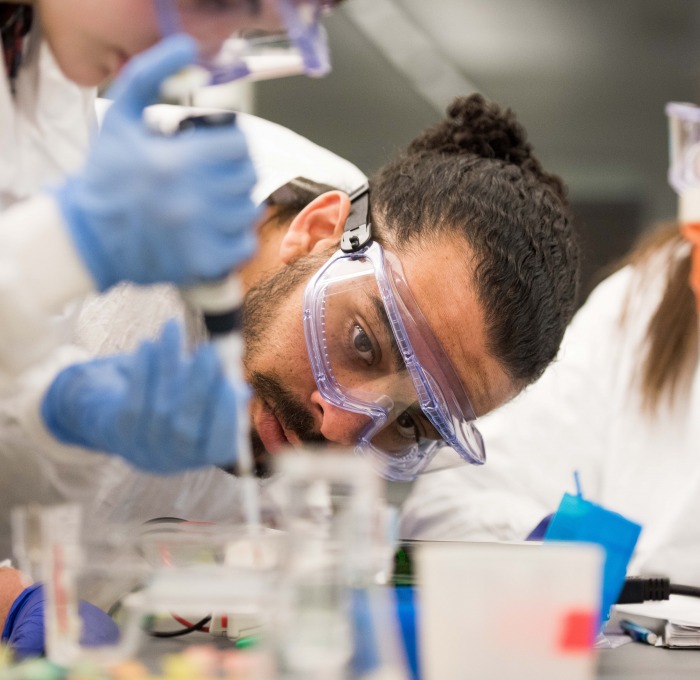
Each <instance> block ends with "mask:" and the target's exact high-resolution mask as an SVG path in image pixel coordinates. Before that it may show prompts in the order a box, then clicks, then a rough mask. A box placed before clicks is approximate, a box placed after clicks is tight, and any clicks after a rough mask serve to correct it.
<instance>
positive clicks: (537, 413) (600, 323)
mask: <svg viewBox="0 0 700 680" xmlns="http://www.w3.org/2000/svg"><path fill="white" fill-rule="evenodd" d="M694 248H697V246H693V245H692V243H691V242H689V241H688V240H686V239H685V238H684V237H683V236H682V235H681V233H680V231H679V229H678V225H676V224H675V223H670V224H667V225H661V226H659V227H658V228H657V229H655V230H653V231H652V232H650V233H649V234H648V235H647V236H645V237H644V239H643V240H642V241H641V243H640V244H639V245H638V247H637V248H635V249H634V250H633V251H632V252H631V254H630V255H629V256H628V257H626V258H625V260H624V261H623V262H622V264H621V265H620V268H619V269H618V270H617V271H616V272H615V273H614V274H612V275H611V276H610V277H609V278H607V279H606V280H605V281H603V282H602V283H601V284H600V285H599V286H598V287H597V288H596V289H595V290H594V291H593V292H592V293H591V295H590V297H589V298H588V300H587V301H586V303H585V304H584V306H583V307H582V308H581V310H580V311H579V312H578V313H577V315H576V317H575V318H574V320H573V322H572V324H571V327H570V328H569V329H568V331H567V333H566V336H565V338H564V342H563V344H562V349H561V352H560V354H559V357H558V359H557V361H555V362H554V363H553V364H552V366H550V368H549V369H548V370H547V371H546V373H545V375H544V376H543V377H542V379H541V380H540V381H538V382H537V383H536V384H535V385H533V386H532V387H531V388H529V389H528V390H526V391H525V392H524V393H523V394H522V395H520V396H519V397H518V398H517V399H515V400H514V401H513V402H512V403H511V404H508V405H507V406H505V407H504V408H503V409H500V410H499V411H498V412H496V413H493V414H492V415H490V416H489V417H487V418H485V419H483V420H482V421H481V431H482V433H483V435H484V439H485V441H486V446H487V447H488V450H489V455H490V460H489V465H487V466H486V467H485V468H484V469H481V468H479V469H476V468H471V469H464V470H459V471H456V470H455V471H449V472H445V473H439V474H436V475H434V476H432V477H430V478H428V477H426V478H424V479H422V480H421V481H420V482H419V483H418V484H417V486H416V490H415V493H414V495H413V496H412V497H411V498H409V501H408V503H407V506H406V515H405V517H404V524H403V530H404V531H405V532H407V533H410V534H411V535H414V536H416V537H418V538H420V537H430V538H434V539H454V540H489V539H499V540H519V539H523V538H525V537H526V536H527V534H528V532H529V531H530V530H531V529H532V528H533V527H534V526H535V525H536V524H537V523H538V521H539V520H541V519H542V518H543V517H544V516H545V515H548V514H549V513H552V512H554V511H555V510H556V508H557V506H558V503H559V501H560V499H561V496H562V493H563V492H564V491H569V492H572V491H573V488H574V485H573V472H574V470H577V471H578V472H579V474H580V478H581V482H582V487H583V492H584V494H585V496H586V498H588V499H590V500H592V501H594V502H598V503H601V504H603V505H604V506H605V507H608V508H610V509H613V510H616V511H618V512H620V513H622V514H623V515H625V516H626V517H629V518H630V519H632V520H634V521H636V522H639V523H640V524H641V525H642V527H643V530H642V534H641V537H640V540H639V543H638V545H637V550H636V553H635V556H634V557H633V560H632V563H631V564H630V573H631V574H645V575H665V576H668V577H669V578H671V580H672V581H674V582H677V583H682V584H689V585H695V586H698V585H700V559H699V558H698V555H700V531H699V530H698V525H697V521H696V517H697V515H698V512H700V447H699V446H698V442H699V441H700V354H699V347H698V343H699V340H698V325H699V322H698V309H699V308H700V300H698V298H697V297H696V295H694V293H693V289H692V288H691V285H690V273H691V265H692V261H693V256H694ZM695 257H697V255H695Z"/></svg>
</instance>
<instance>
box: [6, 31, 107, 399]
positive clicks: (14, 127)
mask: <svg viewBox="0 0 700 680" xmlns="http://www.w3.org/2000/svg"><path fill="white" fill-rule="evenodd" d="M94 99H95V92H94V90H93V89H87V88H81V87H78V86H77V85H75V84H74V83H72V82H70V81H68V80H67V79H66V78H65V77H64V76H63V74H62V73H61V71H60V70H59V68H58V66H57V64H56V62H55V61H54V59H53V56H52V54H51V52H50V50H49V48H48V46H47V44H46V43H45V42H44V41H43V40H42V38H41V31H40V27H39V26H38V25H36V26H35V27H34V28H33V30H32V32H31V34H30V35H29V36H28V44H27V47H26V53H25V58H24V60H23V63H22V67H21V69H20V72H19V75H18V78H17V81H16V95H15V96H14V97H13V95H12V93H11V90H10V83H9V81H8V79H7V76H6V74H5V70H4V69H0V320H1V322H2V326H3V329H2V333H0V393H7V392H8V391H10V390H12V389H15V388H16V387H17V385H16V381H17V378H18V376H19V375H20V374H21V373H22V372H24V371H26V370H27V369H28V368H29V367H30V366H32V365H33V364H35V363H37V362H39V361H41V360H43V359H44V358H45V357H46V356H47V355H48V354H49V353H50V352H51V350H52V348H54V347H55V346H57V345H58V344H60V343H61V341H62V340H65V336H64V335H62V325H61V323H60V319H59V318H58V317H57V316H56V314H57V313H59V314H60V313H62V312H64V303H65V301H66V300H70V299H72V298H74V297H76V296H79V295H81V294H82V293H84V292H86V291H89V290H91V288H92V282H91V280H90V277H89V275H88V273H87V270H86V269H85V267H84V266H83V265H82V262H81V261H80V259H79V257H78V255H77V252H76V251H75V249H74V247H73V245H72V242H71V240H70V238H69V236H68V233H67V231H66V228H65V225H64V223H63V220H62V218H61V216H60V213H59V211H58V208H57V206H56V204H55V202H54V201H53V200H52V199H50V198H48V197H47V196H46V195H45V194H41V193H39V192H40V190H41V189H43V188H45V187H47V186H50V185H51V184H55V183H56V182H57V181H58V180H59V179H60V178H61V177H64V176H65V175H66V174H67V173H69V172H71V171H73V170H75V169H77V168H78V167H79V165H80V163H81V160H82V158H83V156H84V153H85V149H86V147H87V144H88V140H89V136H90V133H91V129H92V127H93V124H94V118H95V115H94ZM61 355H64V359H65V356H66V353H65V352H59V353H58V354H56V355H55V356H54V357H53V359H52V360H49V362H48V363H49V364H50V365H52V367H46V366H45V367H44V372H43V373H42V372H41V371H40V372H38V373H35V374H34V377H35V378H36V379H38V380H39V381H40V382H41V380H46V379H47V378H46V376H49V375H51V374H52V373H54V372H55V367H56V365H58V364H57V363H56V362H57V361H58V357H60V356H61ZM59 364H60V361H59ZM39 376H42V377H41V378H39Z"/></svg>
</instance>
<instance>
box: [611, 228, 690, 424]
mask: <svg viewBox="0 0 700 680" xmlns="http://www.w3.org/2000/svg"><path fill="white" fill-rule="evenodd" d="M683 244H684V240H683V237H682V236H681V235H680V233H679V231H678V224H677V223H675V222H669V223H664V224H662V225H660V227H659V228H657V229H655V230H653V231H652V232H650V233H649V234H647V235H646V236H644V237H643V238H642V239H641V240H640V242H639V243H638V245H637V247H636V248H634V250H632V252H631V253H630V254H629V255H628V256H627V257H626V258H625V259H624V260H623V261H622V262H621V263H620V266H624V265H627V264H630V265H632V266H634V267H635V268H637V270H638V272H639V274H638V275H639V276H644V274H645V273H646V270H647V267H648V265H649V263H650V261H651V260H652V258H653V257H655V256H656V255H657V254H662V253H663V256H664V257H665V258H666V260H665V264H666V286H665V289H664V293H663V297H662V298H661V302H660V303H659V305H658V306H657V308H656V311H655V312H654V314H653V316H652V317H651V320H650V321H649V325H648V326H647V330H646V346H645V354H644V357H643V361H642V372H641V375H640V376H639V377H640V387H641V391H642V406H643V408H644V410H645V411H646V412H647V413H649V414H651V415H655V414H656V413H657V412H658V409H659V406H660V404H661V402H662V401H663V400H664V399H665V400H667V402H668V404H669V405H670V406H671V407H673V405H674V403H675V402H676V400H677V399H678V397H679V396H682V394H683V392H684V391H687V390H688V389H689V388H690V382H691V381H690V379H691V377H692V375H693V371H694V368H695V366H696V364H697V360H698V313H697V308H696V302H695V295H694V294H693V291H692V289H691V288H690V284H689V283H688V280H689V277H690V253H687V254H685V255H679V248H681V247H682V246H683ZM628 307H629V306H628ZM628 311H629V309H625V310H624V311H623V315H622V319H621V322H622V323H623V324H624V323H626V321H627V312H628Z"/></svg>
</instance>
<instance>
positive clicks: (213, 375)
mask: <svg viewBox="0 0 700 680" xmlns="http://www.w3.org/2000/svg"><path fill="white" fill-rule="evenodd" d="M181 345H182V343H181V333H180V329H179V327H178V325H177V323H175V322H174V321H170V322H168V323H167V324H166V325H165V327H164V330H163V334H162V336H161V338H160V339H159V340H158V341H155V342H151V341H148V342H144V343H143V344H142V345H141V346H140V347H139V349H138V350H137V351H136V352H135V353H134V354H119V355H116V356H113V357H103V358H99V359H93V360H92V361H88V362H86V363H83V364H76V365H73V366H69V367H68V368H66V369H64V370H63V371H61V373H59V374H58V376H57V377H56V379H55V380H54V382H53V383H52V385H51V387H49V389H48V391H47V393H46V396H45V397H44V400H43V402H42V405H41V414H42V417H43V420H44V423H45V424H46V427H47V428H48V430H49V431H50V432H51V433H52V434H53V435H54V436H55V437H56V438H57V439H58V440H59V441H61V442H63V443H65V444H71V445H77V446H82V447H85V448H88V449H94V450H98V451H105V452H107V453H115V454H117V455H120V456H122V457H123V458H125V459H126V460H128V461H129V462H130V463H132V464H133V465H135V466H136V467H139V468H141V469H143V470H146V471H148V472H157V473H175V472H180V471H183V470H187V469H190V468H195V467H202V466H205V465H210V464H211V465H223V464H231V463H233V462H234V461H235V459H236V444H235V442H236V413H237V408H236V404H237V403H238V400H240V399H247V396H248V389H247V387H246V386H245V385H243V384H241V385H236V386H232V385H231V384H230V383H229V382H228V380H227V379H226V377H225V376H224V373H223V370H222V367H221V364H220V362H219V359H218V357H217V355H216V352H215V350H214V348H213V346H212V345H203V346H201V347H199V348H198V349H197V350H196V351H195V352H194V353H193V354H192V355H191V356H189V355H186V354H185V353H184V352H183V350H182V348H181Z"/></svg>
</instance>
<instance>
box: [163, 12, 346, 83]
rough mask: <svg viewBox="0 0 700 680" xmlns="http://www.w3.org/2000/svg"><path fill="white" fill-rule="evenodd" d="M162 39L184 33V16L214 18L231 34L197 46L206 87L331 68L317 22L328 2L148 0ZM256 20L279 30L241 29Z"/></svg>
mask: <svg viewBox="0 0 700 680" xmlns="http://www.w3.org/2000/svg"><path fill="white" fill-rule="evenodd" d="M153 2H154V6H155V9H156V15H157V17H158V22H159V25H160V30H161V33H162V35H163V36H168V35H173V34H175V33H179V32H181V31H183V30H184V29H183V23H184V22H183V19H185V18H186V17H188V16H193V17H195V18H200V19H201V18H208V19H213V20H216V23H217V24H218V26H219V28H218V29H217V34H219V33H220V31H221V29H222V28H225V26H226V24H227V23H229V24H231V25H232V27H233V28H232V30H231V34H230V35H229V36H228V37H226V38H223V39H217V40H216V41H214V42H212V43H211V44H207V43H205V42H202V43H201V44H200V50H201V54H200V62H199V65H200V66H202V67H204V68H205V69H206V70H207V71H208V72H209V75H210V83H209V84H211V85H218V84H221V83H227V82H230V81H232V80H239V79H241V78H247V79H249V80H265V79H269V78H278V77H282V76H288V75H299V74H304V73H305V74H306V75H309V76H312V77H321V76H324V75H326V74H327V73H328V72H329V71H330V70H331V66H330V56H329V52H328V38H327V35H326V31H325V29H324V27H323V25H322V24H321V18H322V16H323V15H324V14H326V13H327V12H329V11H330V9H331V7H332V5H333V2H332V1H331V0H220V2H217V3H211V2H210V3H207V2H202V0H153ZM256 16H259V17H261V19H264V20H265V24H266V25H268V24H273V25H279V27H280V30H279V31H267V30H256V29H250V28H246V29H244V30H241V29H240V25H241V23H242V22H245V21H250V20H251V19H252V20H254V19H255V17H256Z"/></svg>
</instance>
